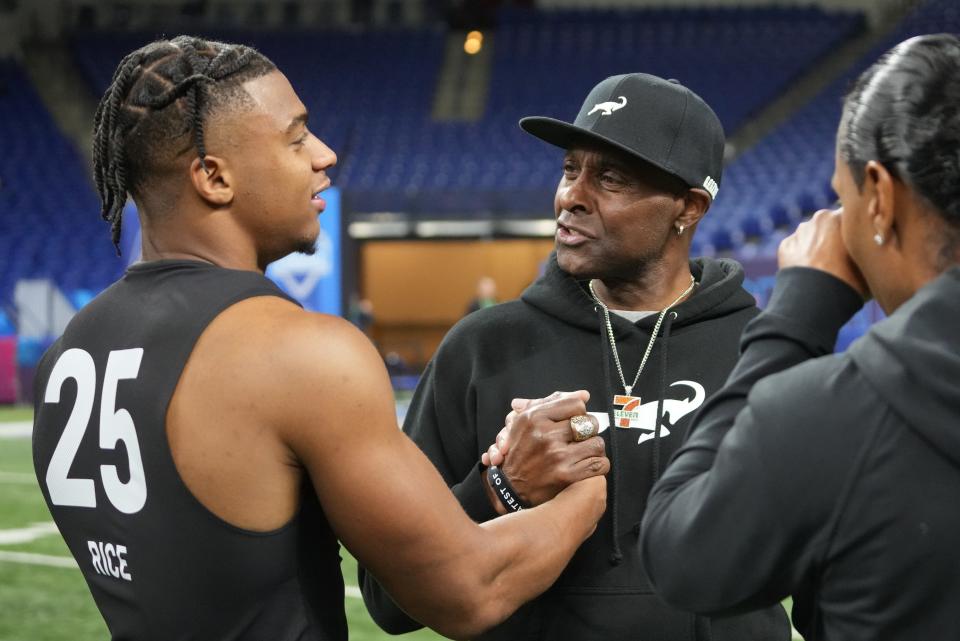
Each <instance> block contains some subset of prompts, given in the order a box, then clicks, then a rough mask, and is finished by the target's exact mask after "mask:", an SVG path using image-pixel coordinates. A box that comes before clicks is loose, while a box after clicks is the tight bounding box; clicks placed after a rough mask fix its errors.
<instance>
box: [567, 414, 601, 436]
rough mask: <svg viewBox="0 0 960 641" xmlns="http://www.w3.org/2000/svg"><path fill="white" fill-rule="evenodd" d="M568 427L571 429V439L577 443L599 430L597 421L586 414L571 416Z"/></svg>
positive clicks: (594, 434)
mask: <svg viewBox="0 0 960 641" xmlns="http://www.w3.org/2000/svg"><path fill="white" fill-rule="evenodd" d="M570 427H571V428H572V429H573V440H574V441H576V442H578V443H579V442H580V441H585V440H587V439H588V438H593V437H594V436H596V435H597V434H598V433H599V432H600V426H599V425H598V424H597V422H596V421H595V420H594V419H593V418H592V417H591V416H588V415H586V414H581V415H579V416H574V417H572V418H571V419H570Z"/></svg>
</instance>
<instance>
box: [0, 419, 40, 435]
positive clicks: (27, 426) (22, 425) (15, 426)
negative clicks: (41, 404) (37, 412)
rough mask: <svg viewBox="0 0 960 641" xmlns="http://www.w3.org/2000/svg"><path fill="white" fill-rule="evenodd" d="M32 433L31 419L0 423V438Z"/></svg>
mask: <svg viewBox="0 0 960 641" xmlns="http://www.w3.org/2000/svg"><path fill="white" fill-rule="evenodd" d="M31 434H33V422H32V421H15V422H13V423H0V438H25V437H28V436H30V435H31Z"/></svg>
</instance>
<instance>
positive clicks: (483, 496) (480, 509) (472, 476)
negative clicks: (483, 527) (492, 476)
mask: <svg viewBox="0 0 960 641" xmlns="http://www.w3.org/2000/svg"><path fill="white" fill-rule="evenodd" d="M486 469H487V468H486V467H484V465H483V463H479V462H478V463H477V464H476V465H474V466H473V469H472V470H470V473H469V474H467V477H466V478H465V479H463V481H461V482H460V483H459V484H458V485H454V486H453V488H451V489H453V494H454V496H456V497H457V500H458V501H460V505H461V506H463V510H464V511H465V512H466V513H467V515H469V516H470V518H471V519H473V520H474V521H476V522H477V523H483V522H485V521H489V520H491V519H495V518H497V517H498V516H500V515H499V514H497V511H496V510H495V509H494V507H493V506H492V505H491V504H490V497H488V496H487V492H486V491H485V490H484V489H483V485H481V483H486V482H487V479H486V474H485V472H486Z"/></svg>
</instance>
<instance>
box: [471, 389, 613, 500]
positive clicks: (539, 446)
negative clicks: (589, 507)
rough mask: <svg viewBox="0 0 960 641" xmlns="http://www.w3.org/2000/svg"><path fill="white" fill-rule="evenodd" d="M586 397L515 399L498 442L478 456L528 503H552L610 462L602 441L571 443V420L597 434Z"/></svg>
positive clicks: (580, 393) (603, 470)
mask: <svg viewBox="0 0 960 641" xmlns="http://www.w3.org/2000/svg"><path fill="white" fill-rule="evenodd" d="M589 398H590V394H589V393H587V392H585V391H582V390H581V391H577V392H554V393H553V394H551V395H550V396H547V397H546V398H539V399H522V398H517V399H514V400H513V401H512V402H511V404H510V405H511V409H512V411H511V412H510V413H509V414H508V415H507V417H506V420H505V421H504V423H505V424H504V427H503V429H502V430H500V433H499V434H497V438H496V441H495V442H494V443H493V444H492V445H491V446H490V447H489V449H488V450H487V451H486V452H484V453H483V454H482V455H481V460H482V462H483V464H484V465H487V466H491V465H496V466H498V467H500V468H501V470H502V472H503V474H505V475H506V477H507V478H508V479H509V481H510V483H511V485H512V486H513V488H514V489H515V490H516V492H517V493H518V494H519V495H520V498H521V499H523V500H524V501H525V502H527V503H529V504H531V505H539V504H541V503H544V502H545V501H548V500H550V499H552V498H553V497H554V496H556V495H557V494H558V493H559V492H560V491H561V490H563V489H564V488H565V487H567V486H568V485H570V484H572V483H576V482H578V481H582V480H585V479H588V478H591V477H595V476H603V475H605V474H606V473H607V472H608V471H609V470H610V460H609V459H608V458H607V457H606V453H605V446H604V442H603V439H602V438H601V437H600V436H593V437H590V438H587V439H586V440H583V441H579V442H578V441H575V440H574V429H573V428H572V427H571V425H570V418H571V417H574V416H586V417H587V419H588V420H590V421H592V422H593V423H594V426H595V428H597V429H596V430H595V432H596V431H598V430H599V426H598V425H597V419H596V418H594V417H592V416H589V415H587V412H586V402H587V400H589ZM578 420H584V419H578ZM484 482H485V483H486V481H484ZM487 489H488V495H489V496H490V499H491V502H492V503H493V505H494V506H495V508H496V509H497V511H498V512H499V513H501V514H503V513H505V510H504V508H503V507H502V506H501V505H500V504H499V501H498V500H497V499H496V497H495V496H494V495H493V490H492V489H491V488H489V485H488V486H487Z"/></svg>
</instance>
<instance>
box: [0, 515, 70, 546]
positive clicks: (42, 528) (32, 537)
mask: <svg viewBox="0 0 960 641" xmlns="http://www.w3.org/2000/svg"><path fill="white" fill-rule="evenodd" d="M52 534H60V530H58V529H57V525H56V524H55V523H54V522H53V521H47V522H46V523H31V524H30V525H28V526H27V527H22V528H17V529H13V530H0V545H15V544H17V543H31V542H33V541H36V540H37V539H42V538H43V537H45V536H50V535H52Z"/></svg>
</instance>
